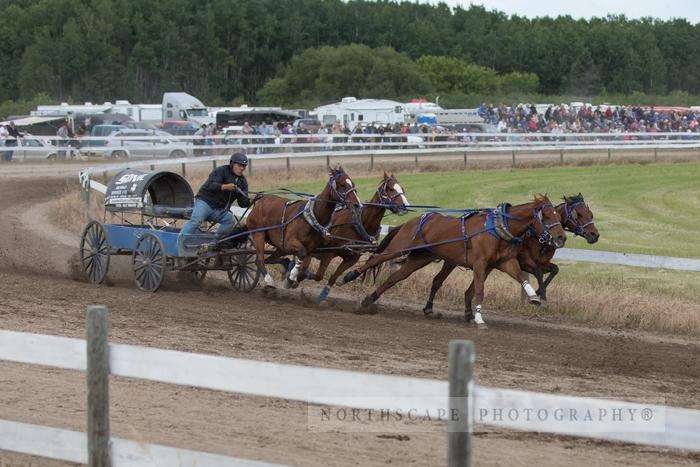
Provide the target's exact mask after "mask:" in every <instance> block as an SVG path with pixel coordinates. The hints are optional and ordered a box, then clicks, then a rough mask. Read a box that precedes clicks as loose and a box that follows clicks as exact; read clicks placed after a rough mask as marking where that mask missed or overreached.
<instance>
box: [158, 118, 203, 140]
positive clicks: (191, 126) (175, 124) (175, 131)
mask: <svg viewBox="0 0 700 467" xmlns="http://www.w3.org/2000/svg"><path fill="white" fill-rule="evenodd" d="M199 127H200V125H197V124H196V123H195V122H191V121H188V120H167V121H165V122H163V125H162V126H161V128H162V130H163V131H166V132H168V133H170V134H171V135H175V136H191V135H193V134H195V132H196V131H197V130H198V129H199Z"/></svg>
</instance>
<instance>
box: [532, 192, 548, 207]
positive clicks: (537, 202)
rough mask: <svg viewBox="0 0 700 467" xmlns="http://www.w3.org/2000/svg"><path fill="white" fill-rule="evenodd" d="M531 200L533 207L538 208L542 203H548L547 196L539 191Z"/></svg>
mask: <svg viewBox="0 0 700 467" xmlns="http://www.w3.org/2000/svg"><path fill="white" fill-rule="evenodd" d="M532 202H533V203H535V208H538V207H540V206H542V205H543V204H547V203H549V198H547V195H546V194H544V195H543V194H542V193H540V194H538V195H535V197H534V198H532Z"/></svg>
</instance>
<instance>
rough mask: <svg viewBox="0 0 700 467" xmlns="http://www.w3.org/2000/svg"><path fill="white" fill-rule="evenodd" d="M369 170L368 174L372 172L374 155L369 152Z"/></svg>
mask: <svg viewBox="0 0 700 467" xmlns="http://www.w3.org/2000/svg"><path fill="white" fill-rule="evenodd" d="M369 170H370V172H371V171H372V170H374V153H373V152H370V153H369Z"/></svg>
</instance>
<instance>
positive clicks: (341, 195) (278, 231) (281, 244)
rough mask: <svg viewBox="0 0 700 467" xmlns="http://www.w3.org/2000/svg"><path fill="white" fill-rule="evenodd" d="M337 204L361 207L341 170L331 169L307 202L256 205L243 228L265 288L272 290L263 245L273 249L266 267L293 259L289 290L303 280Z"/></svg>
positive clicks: (270, 198)
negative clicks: (252, 246) (249, 238)
mask: <svg viewBox="0 0 700 467" xmlns="http://www.w3.org/2000/svg"><path fill="white" fill-rule="evenodd" d="M337 204H349V205H350V206H351V208H352V209H357V210H359V209H360V208H361V207H362V202H361V201H360V198H359V197H358V196H357V190H356V188H355V186H354V185H353V183H352V180H351V179H350V176H349V175H348V174H347V173H345V172H344V171H343V169H342V167H337V168H335V169H332V170H331V172H330V178H329V179H328V182H327V183H326V186H325V187H324V188H323V191H321V193H320V194H318V195H317V196H315V197H314V198H312V199H310V200H308V201H302V200H300V201H290V200H288V199H287V198H282V197H280V196H275V195H264V196H262V197H261V198H260V199H258V200H257V201H256V203H255V205H254V206H253V209H252V210H251V212H250V214H249V215H248V220H247V222H246V227H247V229H248V230H249V231H250V232H251V238H252V239H253V241H254V242H255V251H256V254H257V258H256V263H257V266H258V268H259V269H260V270H261V271H262V273H263V274H264V275H265V279H264V280H265V284H266V285H267V286H269V287H274V280H273V279H272V276H270V274H269V273H268V271H267V268H266V267H265V262H266V261H265V256H264V255H265V243H266V242H267V243H269V244H271V245H272V246H273V247H275V252H274V253H273V254H272V255H271V256H270V257H269V258H268V259H267V262H268V263H272V262H275V261H276V260H277V259H279V258H280V257H282V256H284V255H290V254H291V255H295V256H296V260H295V265H294V268H293V269H292V271H291V272H290V273H289V277H288V278H287V279H286V280H285V286H286V287H289V286H290V285H292V283H294V282H296V280H297V278H298V277H303V276H304V274H305V272H306V269H307V268H308V266H309V262H310V261H311V253H313V252H314V251H315V250H316V249H317V248H318V247H319V246H321V245H322V244H323V241H324V239H325V237H327V236H328V234H329V232H328V228H327V226H328V223H329V222H330V220H331V215H332V214H333V210H334V209H335V207H336V205H337Z"/></svg>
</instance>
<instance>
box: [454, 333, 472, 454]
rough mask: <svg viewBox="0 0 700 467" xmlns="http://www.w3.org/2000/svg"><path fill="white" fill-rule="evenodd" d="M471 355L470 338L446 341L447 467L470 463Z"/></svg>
mask: <svg viewBox="0 0 700 467" xmlns="http://www.w3.org/2000/svg"><path fill="white" fill-rule="evenodd" d="M474 358H475V355H474V344H473V343H472V342H471V341H466V340H453V341H450V345H449V357H448V359H449V361H448V366H449V375H450V389H449V407H450V411H449V414H450V416H449V424H448V427H447V437H448V438H447V465H448V467H471V465H472V431H473V424H474V417H473V412H474V404H473V401H474Z"/></svg>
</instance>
